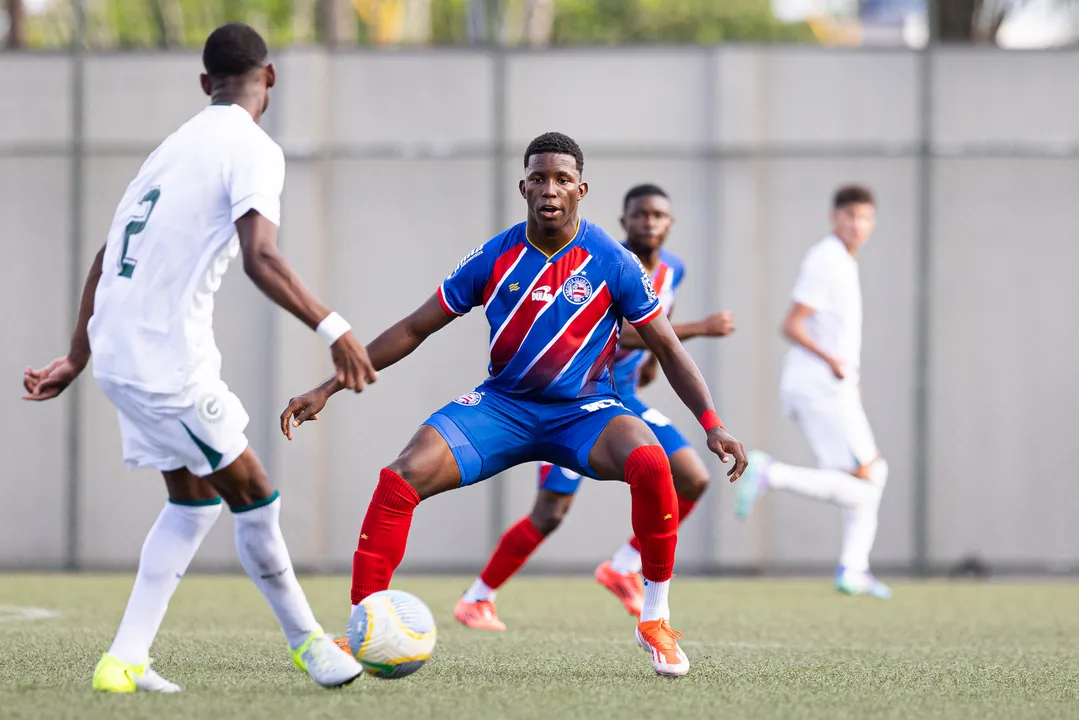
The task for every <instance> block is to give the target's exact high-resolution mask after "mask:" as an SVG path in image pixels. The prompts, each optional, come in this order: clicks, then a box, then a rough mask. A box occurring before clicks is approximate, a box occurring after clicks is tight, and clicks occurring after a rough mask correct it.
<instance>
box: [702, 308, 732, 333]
mask: <svg viewBox="0 0 1079 720" xmlns="http://www.w3.org/2000/svg"><path fill="white" fill-rule="evenodd" d="M701 329H702V330H703V331H704V333H703V334H704V335H705V336H706V337H724V336H726V335H730V334H731V333H732V332H734V313H731V312H718V313H712V314H711V315H709V316H708V317H706V318H705V319H704V320H701Z"/></svg>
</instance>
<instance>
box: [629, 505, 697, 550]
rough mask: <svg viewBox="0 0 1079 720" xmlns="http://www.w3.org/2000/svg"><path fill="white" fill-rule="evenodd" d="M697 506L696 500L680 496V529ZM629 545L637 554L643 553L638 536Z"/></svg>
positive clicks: (631, 539)
mask: <svg viewBox="0 0 1079 720" xmlns="http://www.w3.org/2000/svg"><path fill="white" fill-rule="evenodd" d="M675 492H676V493H677V492H678V491H677V490H676V491H675ZM696 505H697V501H696V500H690V499H689V498H687V497H682V496H681V495H679V496H678V525H679V527H681V525H682V523H683V522H685V520H686V517H688V516H689V514H690V513H691V512H693V508H694V507H695V506H696ZM629 544H630V546H631V547H633V548H634V549H635V550H636V551H637V552H640V551H641V541H640V540H638V539H637V536H636V535H634V536H633V537H631V538H630V539H629Z"/></svg>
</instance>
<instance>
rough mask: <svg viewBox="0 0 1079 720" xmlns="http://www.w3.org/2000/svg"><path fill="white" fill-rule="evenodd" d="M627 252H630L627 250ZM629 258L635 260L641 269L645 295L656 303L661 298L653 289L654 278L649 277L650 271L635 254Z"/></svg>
mask: <svg viewBox="0 0 1079 720" xmlns="http://www.w3.org/2000/svg"><path fill="white" fill-rule="evenodd" d="M626 252H629V251H628V250H627V251H626ZM629 256H630V257H631V258H633V260H634V262H636V263H637V267H639V268H640V269H641V284H642V285H644V294H645V295H647V296H648V299H649V300H650V301H651V302H655V301H656V300H658V299H659V297H658V296H657V295H656V289H655V288H654V287H652V278H650V277H648V271H647V270H646V269H645V267H644V263H642V262H641V259H640V258H639V257H637V256H636V255H634V254H633V253H629Z"/></svg>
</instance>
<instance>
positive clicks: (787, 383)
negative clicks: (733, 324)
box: [780, 235, 862, 398]
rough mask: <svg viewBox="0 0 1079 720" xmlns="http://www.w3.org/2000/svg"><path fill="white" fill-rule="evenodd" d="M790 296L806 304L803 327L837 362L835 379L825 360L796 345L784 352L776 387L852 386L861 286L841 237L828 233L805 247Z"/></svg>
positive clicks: (798, 391) (827, 391)
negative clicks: (839, 373) (841, 374)
mask: <svg viewBox="0 0 1079 720" xmlns="http://www.w3.org/2000/svg"><path fill="white" fill-rule="evenodd" d="M791 300H793V301H794V302H796V303H799V304H801V305H805V306H806V307H809V308H812V310H813V314H812V315H810V316H809V317H808V318H807V319H806V331H807V332H808V334H809V336H810V337H811V338H812V339H813V342H815V343H816V344H817V347H819V348H820V349H821V350H823V351H824V352H825V353H827V354H829V355H831V356H832V357H834V358H837V359H838V360H840V361H841V362H842V363H843V366H844V369H845V371H846V377H845V379H843V380H837V379H836V377H835V376H834V375H833V374H832V370H831V368H829V367H828V364H827V363H825V362H824V361H823V360H821V359H820V358H819V357H817V356H816V355H814V354H813V353H811V352H809V351H808V350H806V349H805V348H803V347H802V346H801V345H794V346H792V347H791V348H790V350H788V351H787V356H786V359H785V361H784V364H783V376H782V380H781V381H780V390H781V392H782V394H784V395H797V396H801V397H808V398H820V397H827V396H833V395H835V394H837V393H839V392H841V391H843V390H845V389H847V388H857V386H858V381H859V369H860V367H861V356H862V287H861V283H860V281H859V278H858V262H857V261H856V260H855V259H854V256H852V255H851V254H850V252H849V251H848V250H847V247H846V245H844V244H843V241H842V240H840V239H839V238H837V237H835V236H834V235H830V236H828V237H826V238H824V239H823V240H821V241H820V242H818V243H817V244H816V245H814V246H813V247H811V248H810V249H809V252H807V253H806V256H805V259H804V260H803V261H802V267H801V269H800V270H799V271H798V279H797V281H796V282H795V283H794V290H793V291H792V292H791Z"/></svg>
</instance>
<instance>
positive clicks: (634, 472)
mask: <svg viewBox="0 0 1079 720" xmlns="http://www.w3.org/2000/svg"><path fill="white" fill-rule="evenodd" d="M626 483H627V484H628V485H629V493H630V498H631V500H632V503H633V506H632V509H631V513H632V517H633V534H634V535H635V536H636V537H637V539H638V541H639V542H640V547H641V574H642V575H644V577H645V579H646V580H651V581H652V582H666V581H667V580H670V579H671V575H672V573H673V572H674V550H675V547H676V546H677V545H678V496H677V494H676V493H675V492H674V479H673V478H672V477H671V466H670V463H668V462H667V455H666V453H664V452H663V448H661V447H659V446H658V445H644V446H642V447H639V448H637V449H636V450H634V451H633V452H631V453H630V454H629V457H628V458H626Z"/></svg>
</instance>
